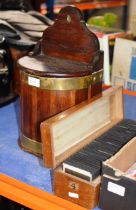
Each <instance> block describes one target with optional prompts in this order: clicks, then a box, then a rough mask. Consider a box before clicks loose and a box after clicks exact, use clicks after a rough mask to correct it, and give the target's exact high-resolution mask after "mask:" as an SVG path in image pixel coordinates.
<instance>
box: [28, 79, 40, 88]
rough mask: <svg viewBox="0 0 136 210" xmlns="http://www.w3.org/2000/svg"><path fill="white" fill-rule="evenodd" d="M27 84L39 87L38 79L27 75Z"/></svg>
mask: <svg viewBox="0 0 136 210" xmlns="http://www.w3.org/2000/svg"><path fill="white" fill-rule="evenodd" d="M28 84H29V85H31V86H34V87H40V80H39V79H37V78H34V77H28Z"/></svg>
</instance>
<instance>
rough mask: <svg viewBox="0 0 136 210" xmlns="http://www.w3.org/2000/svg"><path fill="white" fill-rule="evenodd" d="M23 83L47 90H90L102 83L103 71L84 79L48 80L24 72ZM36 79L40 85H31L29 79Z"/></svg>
mask: <svg viewBox="0 0 136 210" xmlns="http://www.w3.org/2000/svg"><path fill="white" fill-rule="evenodd" d="M21 75H22V81H23V82H24V83H26V84H28V85H30V86H35V87H38V88H41V89H46V90H80V89H84V88H88V87H89V86H90V85H91V84H96V83H99V82H101V81H102V77H103V70H99V71H97V72H95V73H93V74H91V75H88V76H83V77H71V78H55V77H54V78H46V77H40V76H34V75H31V74H27V73H26V72H22V73H21ZM30 78H31V79H35V80H37V81H38V83H39V85H38V86H37V85H35V84H30V83H29V79H30Z"/></svg>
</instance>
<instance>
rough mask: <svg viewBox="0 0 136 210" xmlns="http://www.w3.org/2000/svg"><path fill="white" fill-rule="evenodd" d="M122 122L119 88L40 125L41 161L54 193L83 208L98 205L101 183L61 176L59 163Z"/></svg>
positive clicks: (62, 173) (98, 179)
mask: <svg viewBox="0 0 136 210" xmlns="http://www.w3.org/2000/svg"><path fill="white" fill-rule="evenodd" d="M122 119H123V94H122V88H121V87H117V88H110V89H108V90H106V91H104V92H103V95H102V97H100V98H98V99H96V100H94V99H90V100H87V101H85V102H82V103H81V104H78V105H76V106H74V107H72V108H70V109H68V110H67V111H64V112H62V113H60V114H58V115H56V116H54V117H52V118H50V119H48V120H46V121H44V122H43V123H42V124H41V136H42V142H43V158H44V163H45V165H46V167H51V168H56V167H57V166H58V168H57V169H55V171H54V192H55V194H56V195H57V196H59V197H62V198H65V199H66V200H70V201H72V202H74V203H76V204H79V205H81V206H83V207H85V208H89V209H90V208H94V207H95V206H96V205H97V204H98V197H99V190H100V180H101V177H100V176H99V177H98V178H96V179H95V180H94V181H92V182H89V181H85V180H83V179H81V178H78V177H76V176H73V175H70V174H67V173H64V172H63V171H62V168H61V163H62V162H63V161H64V160H65V159H67V158H68V157H70V156H71V155H72V154H74V153H75V152H77V151H79V150H80V149H81V148H82V147H83V146H85V145H87V144H89V143H90V142H92V141H93V140H94V139H95V138H97V137H98V136H100V135H101V134H103V133H104V132H105V131H107V130H109V129H110V128H111V127H113V126H114V125H116V124H117V123H118V122H120V121H121V120H122Z"/></svg>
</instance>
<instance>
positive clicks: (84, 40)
mask: <svg viewBox="0 0 136 210" xmlns="http://www.w3.org/2000/svg"><path fill="white" fill-rule="evenodd" d="M42 51H43V53H44V54H46V55H50V56H53V57H59V58H65V59H70V60H76V61H80V62H86V63H92V62H93V61H94V57H95V56H96V54H97V51H99V42H98V39H97V37H96V35H95V34H94V33H92V32H91V31H89V29H88V28H87V27H86V25H85V22H84V21H83V17H82V14H81V12H80V10H79V9H78V8H75V7H70V6H67V7H64V8H62V10H61V11H60V13H59V14H58V16H57V19H56V21H55V24H54V25H53V26H51V27H49V28H48V29H47V30H45V31H44V33H43V41H42Z"/></svg>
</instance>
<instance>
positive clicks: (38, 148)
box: [20, 133, 42, 155]
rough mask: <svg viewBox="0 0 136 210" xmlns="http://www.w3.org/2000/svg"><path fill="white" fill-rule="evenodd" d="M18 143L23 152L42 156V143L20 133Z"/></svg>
mask: <svg viewBox="0 0 136 210" xmlns="http://www.w3.org/2000/svg"><path fill="white" fill-rule="evenodd" d="M20 143H21V146H22V147H23V148H24V149H25V150H28V151H30V152H32V153H37V154H40V155H42V143H40V142H37V141H36V140H32V139H30V138H28V137H26V136H24V135H23V134H22V133H21V134H20Z"/></svg>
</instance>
